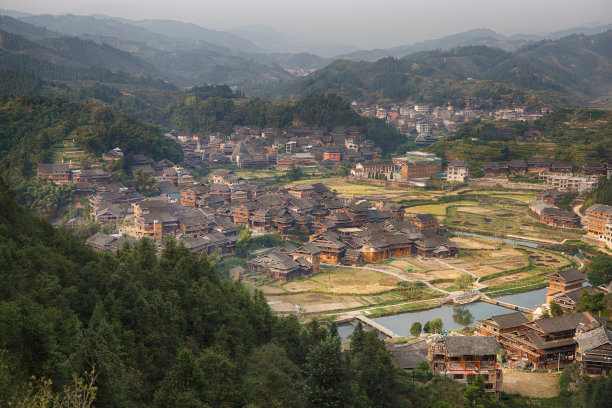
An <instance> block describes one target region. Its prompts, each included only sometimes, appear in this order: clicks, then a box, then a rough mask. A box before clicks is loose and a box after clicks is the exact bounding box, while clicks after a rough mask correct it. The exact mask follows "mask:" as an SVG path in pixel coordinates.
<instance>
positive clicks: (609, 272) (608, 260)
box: [588, 254, 612, 286]
mask: <svg viewBox="0 0 612 408" xmlns="http://www.w3.org/2000/svg"><path fill="white" fill-rule="evenodd" d="M590 269H591V271H590V272H589V274H588V278H589V282H590V283H591V285H593V286H599V285H605V284H607V283H610V281H612V256H608V255H604V254H601V255H597V256H596V257H595V258H593V261H592V262H591V267H590Z"/></svg>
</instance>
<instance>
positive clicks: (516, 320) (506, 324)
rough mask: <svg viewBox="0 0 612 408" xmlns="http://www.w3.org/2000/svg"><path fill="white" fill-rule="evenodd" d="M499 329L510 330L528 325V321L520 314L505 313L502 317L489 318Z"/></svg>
mask: <svg viewBox="0 0 612 408" xmlns="http://www.w3.org/2000/svg"><path fill="white" fill-rule="evenodd" d="M491 320H493V321H494V322H495V323H496V324H497V326H498V327H499V328H500V329H510V328H513V327H519V326H522V325H523V324H525V323H529V320H527V318H526V317H525V315H523V314H522V313H521V312H514V313H507V314H503V315H497V316H491Z"/></svg>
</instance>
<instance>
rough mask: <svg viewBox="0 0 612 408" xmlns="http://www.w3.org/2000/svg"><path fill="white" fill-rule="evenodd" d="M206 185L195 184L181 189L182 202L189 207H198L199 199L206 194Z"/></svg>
mask: <svg viewBox="0 0 612 408" xmlns="http://www.w3.org/2000/svg"><path fill="white" fill-rule="evenodd" d="M206 193H207V191H206V187H205V186H200V185H193V186H189V187H186V188H184V189H182V190H181V193H180V194H181V204H182V205H184V206H187V207H191V208H196V207H198V201H200V200H201V199H202V197H204V196H205V195H206Z"/></svg>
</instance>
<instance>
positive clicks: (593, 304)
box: [578, 290, 606, 313]
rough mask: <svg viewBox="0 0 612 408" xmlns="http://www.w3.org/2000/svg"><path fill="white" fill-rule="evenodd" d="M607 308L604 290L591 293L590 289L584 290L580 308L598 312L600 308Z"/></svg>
mask: <svg viewBox="0 0 612 408" xmlns="http://www.w3.org/2000/svg"><path fill="white" fill-rule="evenodd" d="M605 308H606V305H605V303H604V294H603V292H595V293H593V294H590V293H589V291H588V290H585V291H584V292H582V295H581V296H580V307H579V309H578V310H580V311H589V312H593V313H596V312H599V311H600V310H604V309H605Z"/></svg>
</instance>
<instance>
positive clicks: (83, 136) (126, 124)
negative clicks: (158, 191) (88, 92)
mask: <svg viewBox="0 0 612 408" xmlns="http://www.w3.org/2000/svg"><path fill="white" fill-rule="evenodd" d="M65 139H74V141H75V142H76V143H77V144H78V145H79V146H80V147H81V148H83V149H84V150H85V151H86V152H88V153H91V154H93V155H95V156H98V157H99V156H100V155H101V154H102V153H103V152H106V151H107V150H110V149H112V148H114V147H120V148H121V149H123V150H124V151H125V165H126V166H127V165H129V164H130V158H131V156H132V155H134V154H137V153H143V154H146V155H148V156H150V157H152V158H154V159H157V160H160V159H162V158H168V159H170V160H173V161H175V162H180V161H181V160H182V155H183V153H182V151H181V148H180V146H179V145H178V144H177V143H175V142H174V141H172V140H170V139H168V138H165V137H164V136H163V135H162V134H161V132H160V130H159V129H158V128H156V127H154V126H151V125H146V124H143V123H141V122H138V121H136V120H135V119H134V118H132V117H130V116H127V115H123V114H120V113H117V112H115V111H113V110H111V109H109V108H107V107H104V106H100V105H98V104H93V103H72V102H67V101H65V100H61V99H46V98H43V97H39V96H34V97H17V96H13V97H2V98H0V176H1V177H2V178H3V179H4V180H5V181H6V182H8V183H9V185H10V186H11V187H12V188H13V189H15V190H16V191H17V193H18V194H19V197H20V199H21V200H22V201H23V202H28V203H30V204H31V203H32V202H33V200H34V198H33V197H32V188H33V187H34V189H35V190H39V187H41V186H38V185H37V184H36V183H35V181H34V179H33V178H34V175H35V174H36V169H37V165H38V164H39V163H49V162H52V159H53V157H52V155H53V153H52V148H53V146H54V145H57V144H62V141H64V140H65ZM58 188H60V187H58ZM35 195H38V194H35ZM28 197H29V198H28ZM40 198H41V199H42V198H44V197H40ZM49 198H51V197H47V199H49Z"/></svg>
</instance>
